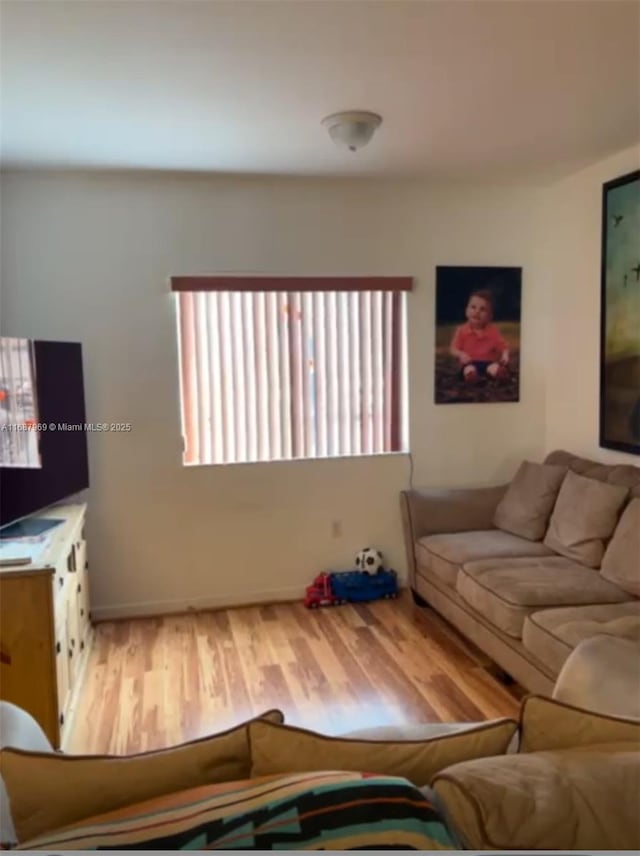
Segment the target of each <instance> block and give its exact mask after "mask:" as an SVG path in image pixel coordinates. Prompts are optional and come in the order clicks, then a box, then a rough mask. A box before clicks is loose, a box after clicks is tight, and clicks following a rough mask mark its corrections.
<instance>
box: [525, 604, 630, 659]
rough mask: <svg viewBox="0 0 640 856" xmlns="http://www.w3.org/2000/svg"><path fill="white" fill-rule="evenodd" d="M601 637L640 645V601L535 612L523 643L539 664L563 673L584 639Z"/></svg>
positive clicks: (528, 617) (528, 621)
mask: <svg viewBox="0 0 640 856" xmlns="http://www.w3.org/2000/svg"><path fill="white" fill-rule="evenodd" d="M600 635H604V636H618V637H622V638H625V639H632V640H635V641H636V642H638V643H639V644H640V600H633V601H629V602H628V603H602V604H596V605H594V606H567V607H564V608H562V609H544V610H541V611H540V612H533V613H532V614H531V615H528V616H527V618H526V619H525V622H524V627H523V631H522V642H523V644H524V646H525V648H527V649H528V650H529V651H531V653H532V654H533V655H534V656H535V657H537V658H538V660H540V661H541V662H543V663H547V664H548V665H549V666H551V667H552V669H553V670H554V672H559V671H560V670H561V668H562V667H563V665H564V662H565V660H566V659H567V657H568V656H569V654H570V653H571V652H572V651H573V649H574V648H575V647H576V646H577V645H579V644H580V642H582V640H583V639H590V638H591V637H592V636H600ZM638 660H639V662H640V649H639V651H638ZM613 665H614V664H613V663H612V666H613Z"/></svg>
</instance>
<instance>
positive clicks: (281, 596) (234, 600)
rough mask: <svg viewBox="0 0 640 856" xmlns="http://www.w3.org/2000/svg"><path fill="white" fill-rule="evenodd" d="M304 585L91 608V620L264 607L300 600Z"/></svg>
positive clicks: (113, 619) (115, 619)
mask: <svg viewBox="0 0 640 856" xmlns="http://www.w3.org/2000/svg"><path fill="white" fill-rule="evenodd" d="M303 597H304V588H300V587H298V586H289V587H288V588H282V589H269V590H267V591H262V592H249V593H247V595H246V596H244V597H243V596H242V595H239V594H235V595H228V596H225V595H222V596H217V597H195V598H188V599H185V600H150V601H143V602H141V603H126V604H124V603H123V604H117V605H115V606H94V607H91V620H92V621H93V622H94V623H99V622H101V621H117V620H118V619H120V618H151V617H153V616H155V615H184V614H185V613H187V612H204V611H206V610H212V609H233V608H234V607H240V606H264V605H266V604H269V603H288V602H291V601H297V600H300V601H301V600H302V598H303Z"/></svg>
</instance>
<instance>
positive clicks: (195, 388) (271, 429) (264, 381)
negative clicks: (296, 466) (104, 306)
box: [172, 278, 410, 464]
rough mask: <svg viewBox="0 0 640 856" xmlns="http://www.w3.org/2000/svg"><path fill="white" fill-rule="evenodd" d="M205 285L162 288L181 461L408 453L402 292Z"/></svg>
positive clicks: (309, 281)
mask: <svg viewBox="0 0 640 856" xmlns="http://www.w3.org/2000/svg"><path fill="white" fill-rule="evenodd" d="M203 279H204V280H205V283H207V284H208V286H209V287H207V285H206V284H202V285H200V283H199V281H198V278H195V280H196V282H195V283H194V282H193V280H192V278H185V279H183V278H174V280H172V287H173V290H174V291H176V292H178V294H177V301H178V334H179V352H180V380H181V407H182V425H183V437H184V463H185V464H223V463H239V462H252V461H270V460H283V459H284V460H287V459H294V458H316V457H319V458H323V457H336V456H347V455H367V454H376V453H382V452H396V451H402V450H403V449H405V448H406V440H405V437H406V430H407V425H406V421H407V412H406V411H407V402H406V398H407V392H406V386H407V385H406V363H407V358H406V341H405V338H406V337H405V327H406V307H405V295H404V293H403V291H404V290H406V288H405V289H400V288H393V289H388V288H387V289H385V288H384V286H385V285H387V283H386V281H385V279H384V278H379V279H380V280H381V281H380V283H378V282H376V286H377V287H376V288H372V289H370V288H362V287H359V288H358V290H347V288H348V286H349V285H352V284H353V282H354V281H352V280H347V282H346V286H347V287H346V288H341V289H340V288H338V289H336V290H330V288H331V285H332V284H334V285H335V284H336V283H334V281H333V280H331V279H329V280H323V281H322V283H320V284H321V287H320V288H317V289H315V290H314V285H315V284H316V283H315V282H314V280H313V278H306V279H304V280H303V281H304V284H305V285H308V287H307V288H306V289H301V290H288V289H287V290H285V289H284V288H283V286H284V287H286V285H288V284H289V283H288V281H287V280H286V279H275V280H271V279H269V280H265V279H264V278H256V279H255V281H254V282H252V283H251V289H252V290H249V289H248V288H246V284H245V287H237V286H236V284H235V282H229V279H230V278H220V286H221V287H218V280H217V278H213V279H214V283H213V286H214V287H211V279H210V278H203ZM240 282H241V283H242V282H243V281H242V280H240ZM370 282H371V280H365V283H370ZM402 282H403V283H406V282H409V283H410V280H406V279H404V278H403V279H402ZM265 283H266V286H265ZM298 283H299V281H298V280H296V281H295V282H294V283H292V284H293V285H297V284H298ZM342 284H343V281H342V280H341V281H339V282H338V283H337V285H338V286H339V285H342ZM357 284H358V285H360V283H357ZM229 285H231V286H235V287H233V288H232V289H229V288H228V287H225V286H229ZM278 285H279V286H280V289H278V288H277V286H278ZM194 286H195V287H194Z"/></svg>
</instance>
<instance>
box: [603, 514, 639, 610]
mask: <svg viewBox="0 0 640 856" xmlns="http://www.w3.org/2000/svg"><path fill="white" fill-rule="evenodd" d="M601 574H602V576H603V577H605V579H607V580H609V582H611V583H615V585H617V586H619V587H620V588H621V589H624V590H625V591H626V592H629V594H633V595H635V596H636V597H640V499H637V498H636V499H632V500H631V502H630V503H629V505H627V507H626V508H625V510H624V511H623V513H622V517H621V518H620V522H619V523H618V525H617V526H616V530H615V532H614V533H613V538H612V539H611V541H610V542H609V546H608V547H607V550H606V553H605V554H604V559H603V560H602V570H601Z"/></svg>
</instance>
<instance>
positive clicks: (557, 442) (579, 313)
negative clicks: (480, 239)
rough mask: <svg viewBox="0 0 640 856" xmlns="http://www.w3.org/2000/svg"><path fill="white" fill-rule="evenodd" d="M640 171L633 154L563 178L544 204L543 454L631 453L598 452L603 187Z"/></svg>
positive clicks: (605, 457)
mask: <svg viewBox="0 0 640 856" xmlns="http://www.w3.org/2000/svg"><path fill="white" fill-rule="evenodd" d="M639 167H640V148H638V147H634V148H631V149H627V150H625V151H623V152H620V153H619V154H617V155H615V156H614V157H610V158H607V159H606V160H603V161H600V162H599V163H597V164H595V165H593V166H591V167H589V168H588V169H585V170H582V171H581V172H578V173H576V174H575V175H572V176H570V177H569V178H566V179H565V180H564V181H561V182H559V183H558V184H556V185H555V186H554V187H553V188H552V189H550V191H549V193H548V198H547V205H548V216H547V217H546V218H545V219H546V222H547V223H548V226H549V232H548V236H547V245H546V248H545V252H546V253H548V256H547V258H548V260H549V270H550V272H551V276H552V281H551V290H550V298H551V299H550V305H549V312H548V324H549V332H548V349H549V369H548V377H547V436H546V446H547V450H548V451H551V450H552V449H570V450H571V451H574V452H576V453H578V454H581V455H584V456H586V457H592V458H597V459H598V460H601V461H604V462H608V463H616V462H618V463H630V464H635V465H636V466H637V465H638V464H639V463H640V461H639V460H638V457H637V456H636V455H627V454H625V453H623V452H613V451H609V450H607V449H601V448H599V439H598V433H599V428H598V420H599V402H600V388H599V384H600V374H599V367H600V260H601V235H602V220H601V217H602V185H603V183H604V182H605V181H609V180H610V179H612V178H617V177H618V176H621V175H625V174H626V173H629V172H632V171H633V170H636V169H638V168H639Z"/></svg>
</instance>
